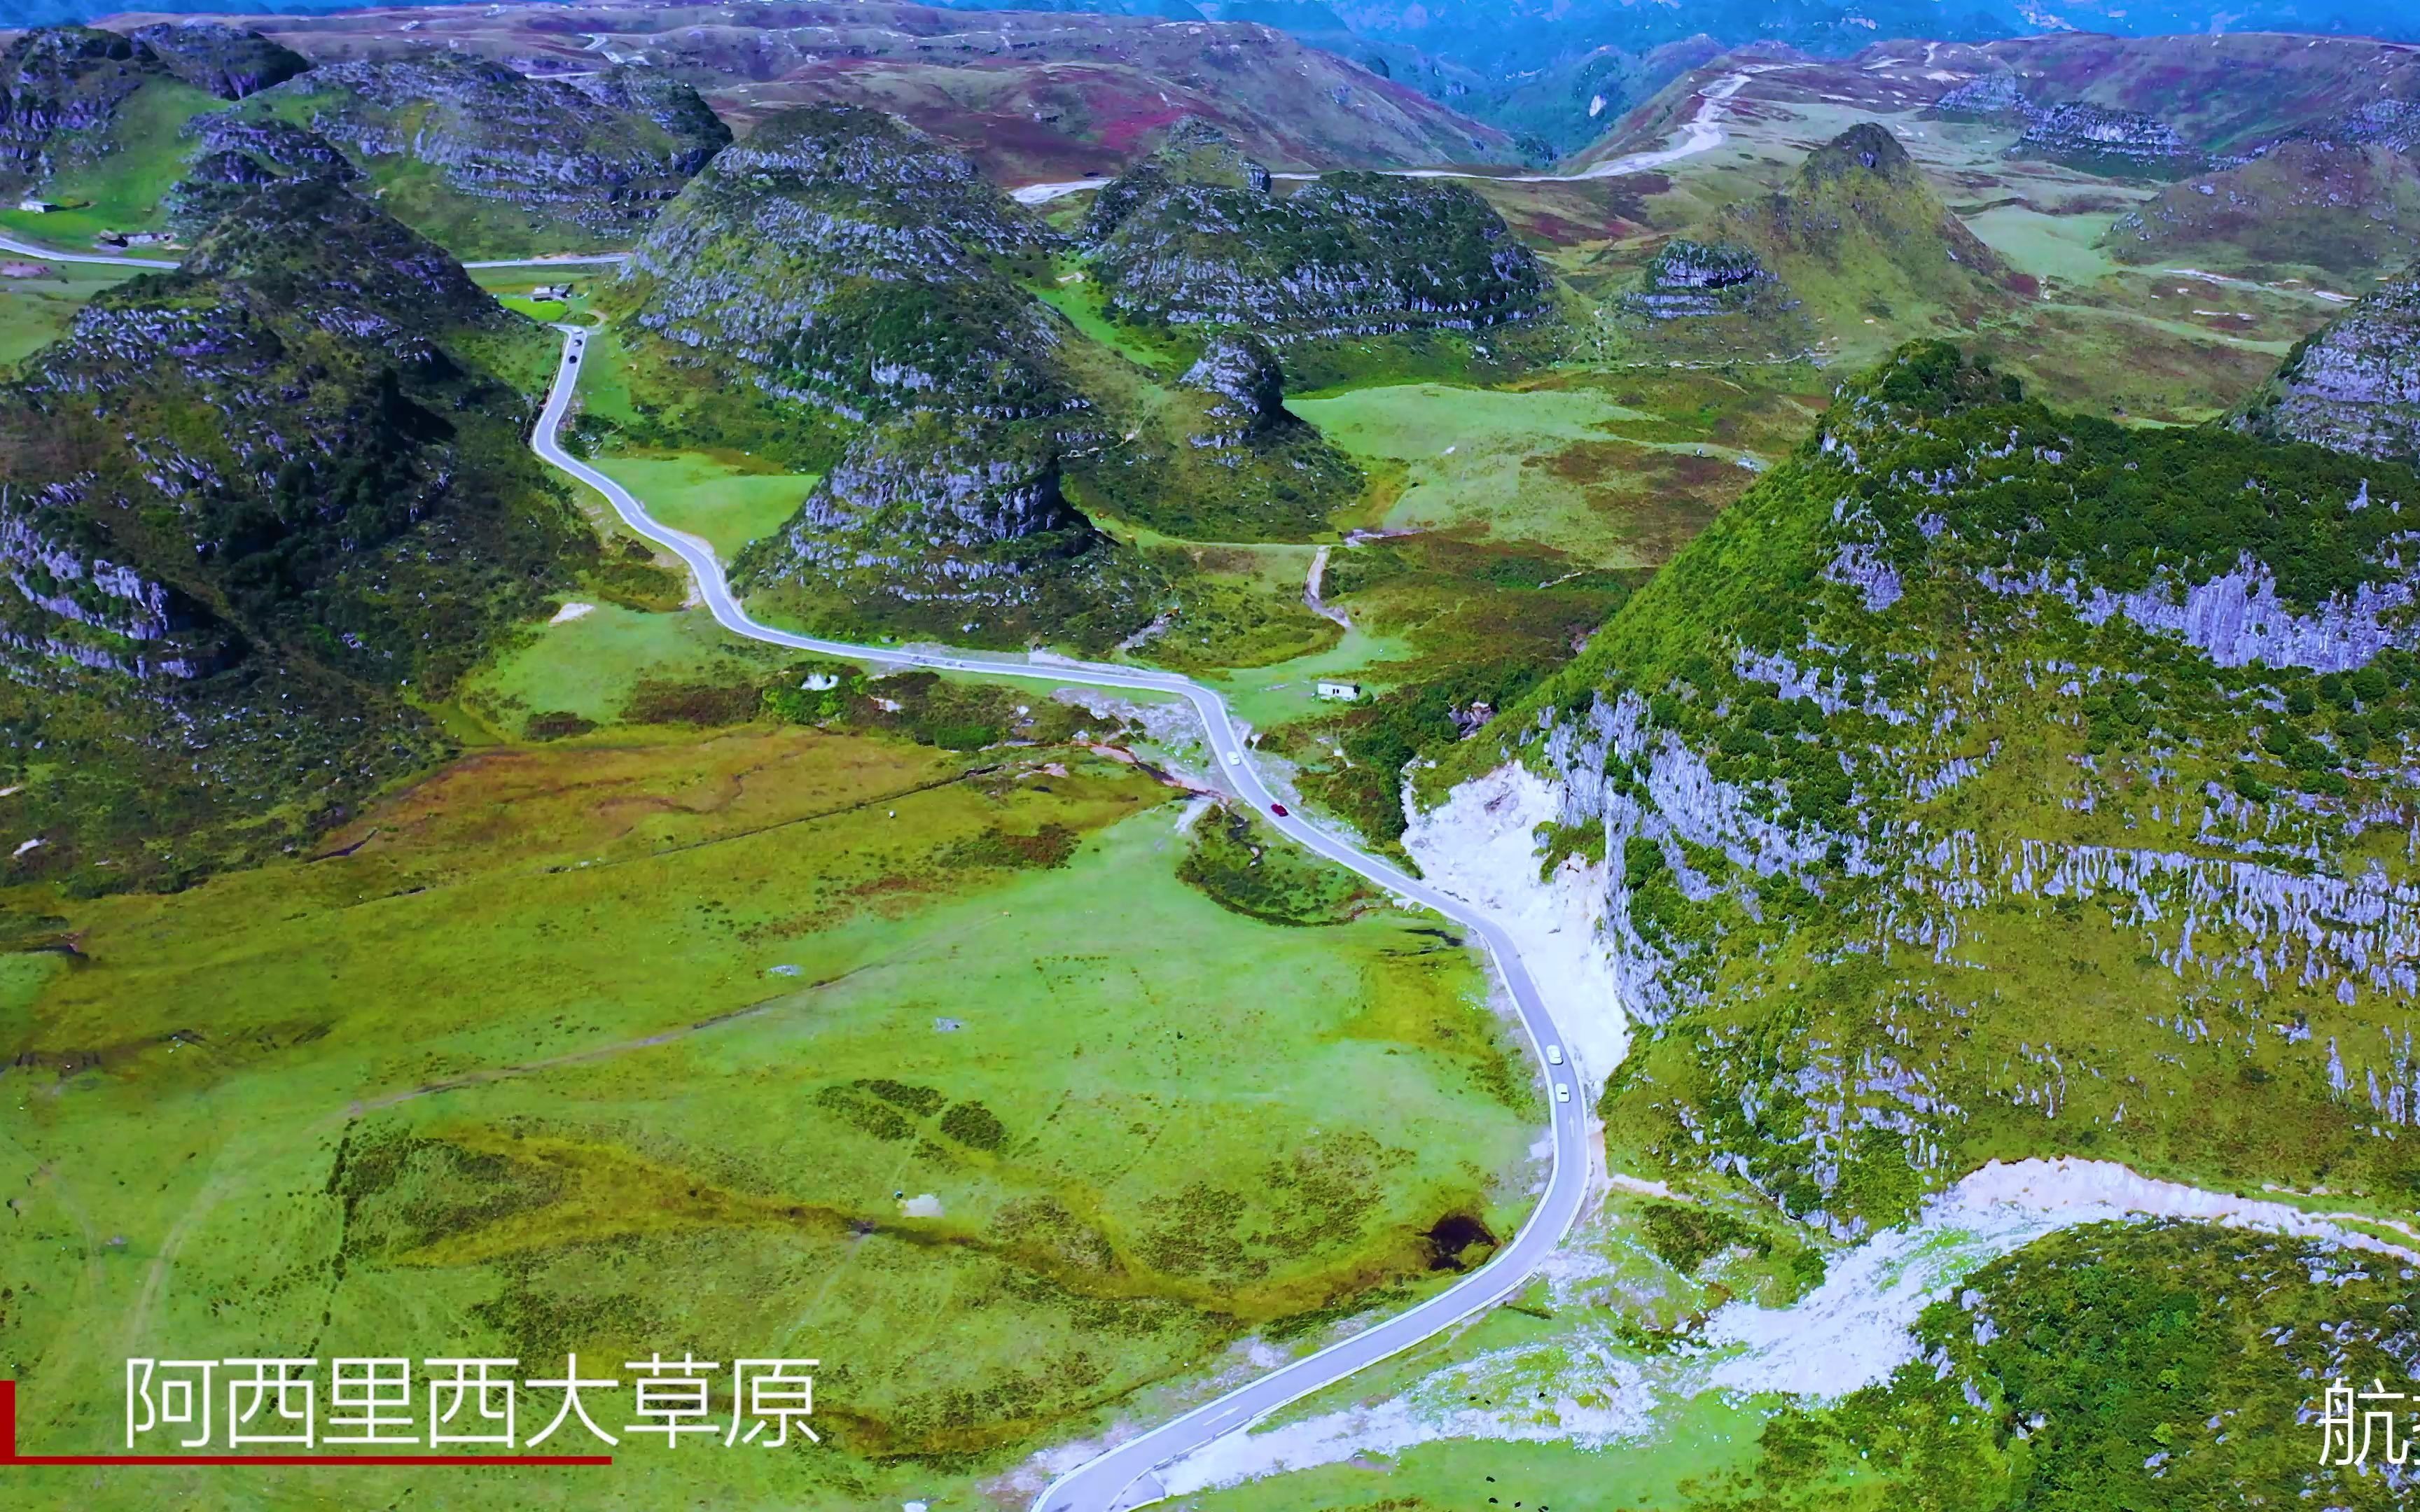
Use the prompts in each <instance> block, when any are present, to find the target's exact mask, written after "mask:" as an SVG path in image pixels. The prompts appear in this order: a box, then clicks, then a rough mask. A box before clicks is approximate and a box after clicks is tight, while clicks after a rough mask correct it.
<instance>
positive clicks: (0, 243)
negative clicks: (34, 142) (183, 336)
mask: <svg viewBox="0 0 2420 1512" xmlns="http://www.w3.org/2000/svg"><path fill="white" fill-rule="evenodd" d="M0 252H13V253H16V254H18V255H21V256H25V257H39V258H42V259H44V260H45V261H48V262H54V263H108V264H109V265H111V266H112V267H116V268H174V267H176V266H177V264H176V262H175V261H174V260H173V259H170V258H165V257H116V256H111V255H108V254H106V253H99V252H61V251H59V250H58V249H57V248H54V247H39V246H36V245H35V244H34V243H32V242H30V241H20V240H18V239H16V238H15V237H12V236H0ZM629 260H630V255H629V254H628V253H627V252H597V253H575V252H558V253H549V254H547V255H543V256H537V257H498V258H492V259H490V260H489V261H486V262H467V263H464V264H463V265H462V266H463V267H465V268H552V267H555V266H556V265H558V264H573V263H620V262H628V261H629Z"/></svg>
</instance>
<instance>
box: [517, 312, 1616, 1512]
mask: <svg viewBox="0 0 2420 1512" xmlns="http://www.w3.org/2000/svg"><path fill="white" fill-rule="evenodd" d="M557 329H558V330H561V331H562V332H564V349H563V358H562V361H561V363H559V364H558V365H557V367H556V369H555V376H554V385H553V387H552V389H551V390H550V391H549V393H548V394H547V400H546V409H544V410H543V411H542V412H541V413H540V414H539V416H538V422H537V428H536V430H535V434H534V435H533V436H532V437H531V441H530V444H531V446H532V448H533V449H535V451H536V453H537V455H539V457H541V458H542V459H544V460H545V461H546V462H547V463H549V464H550V465H551V466H553V467H554V468H556V469H557V470H558V471H563V472H566V473H568V474H570V475H571V476H572V477H574V478H577V479H579V480H580V481H581V482H582V483H584V484H586V485H587V486H590V487H591V488H594V489H596V490H597V492H598V493H600V494H602V495H604V497H605V501H607V502H608V503H610V504H612V505H613V510H614V513H616V514H618V515H620V516H621V517H622V519H623V521H624V523H626V524H628V526H629V527H630V529H632V530H633V531H636V532H638V533H639V534H641V535H644V536H645V537H646V538H647V539H648V540H650V541H653V542H655V543H656V544H657V545H659V546H661V547H663V548H666V549H667V550H670V551H672V552H673V553H674V554H675V555H676V556H678V557H679V558H680V559H681V560H682V561H683V562H684V563H688V565H689V569H690V574H691V575H692V576H693V577H694V578H695V579H696V581H697V588H698V593H699V594H701V595H702V596H703V597H704V599H705V602H706V608H707V609H710V610H712V611H713V614H714V617H715V619H716V620H717V621H719V622H720V623H721V625H723V626H724V627H725V628H726V629H729V630H730V631H732V632H733V633H734V634H737V635H743V636H746V637H748V638H749V639H751V640H765V641H769V642H771V643H772V644H775V645H783V646H795V647H797V648H798V649H799V650H800V651H812V652H817V653H820V654H822V655H824V656H837V657H844V658H846V659H849V660H853V661H865V662H876V663H880V664H882V665H885V666H892V667H930V668H935V669H938V670H940V671H966V672H987V673H990V674H993V675H995V676H1007V677H1033V678H1040V679H1044V680H1046V681H1048V682H1053V683H1072V684H1078V685H1080V686H1083V687H1111V688H1132V689H1137V690H1141V691H1147V692H1157V693H1171V694H1174V695H1176V696H1178V697H1180V698H1183V699H1184V700H1186V701H1187V702H1189V703H1191V704H1192V705H1193V709H1194V712H1195V713H1197V714H1198V715H1200V716H1201V718H1202V729H1203V731H1204V732H1205V733H1207V735H1208V737H1209V742H1210V750H1211V754H1212V757H1213V760H1214V770H1215V771H1217V772H1218V774H1219V775H1221V776H1223V777H1224V778H1225V779H1227V780H1228V781H1229V782H1231V783H1233V786H1234V788H1235V790H1236V792H1237V794H1238V795H1240V796H1241V797H1242V798H1243V799H1244V800H1245V801H1247V802H1249V803H1250V804H1251V805H1252V806H1253V807H1255V808H1256V809H1258V810H1260V811H1261V819H1262V821H1263V822H1264V823H1265V824H1269V825H1274V826H1275V827H1276V828H1278V829H1279V830H1280V831H1281V832H1283V833H1284V834H1285V835H1286V836H1287V837H1288V838H1289V839H1291V840H1293V841H1295V842H1296V843H1297V844H1300V845H1302V846H1304V847H1305V848H1307V849H1309V850H1312V851H1315V852H1317V853H1318V854H1320V855H1321V856H1326V857H1327V858H1328V859H1329V860H1332V861H1334V862H1336V863H1337V864H1338V865H1340V866H1343V867H1345V868H1347V869H1349V870H1351V871H1354V872H1358V873H1360V874H1361V875H1362V876H1364V877H1367V878H1368V879H1369V880H1370V881H1372V882H1373V883H1375V884H1377V885H1378V886H1379V887H1384V888H1386V889H1387V890H1388V891H1389V892H1392V893H1395V894H1398V895H1400V896H1402V897H1404V898H1408V899H1411V900H1412V901H1413V902H1415V903H1420V904H1423V905H1425V906H1427V907H1429V908H1433V909H1435V911H1436V912H1438V913H1440V914H1442V915H1444V916H1445V917H1446V918H1450V919H1452V920H1453V921H1454V922H1456V923H1458V924H1460V925H1462V926H1463V927H1465V928H1466V929H1467V930H1469V931H1470V932H1471V933H1473V934H1475V935H1476V936H1478V938H1479V940H1480V942H1481V944H1483V945H1484V946H1486V948H1487V954H1488V958H1489V959H1490V960H1491V961H1493V962H1494V963H1495V965H1496V969H1497V973H1498V974H1499V975H1500V976H1501V977H1502V979H1503V981H1504V985H1505V987H1506V989H1507V990H1508V991H1509V992H1510V993H1511V995H1512V1003H1513V1006H1514V1008H1515V1009H1517V1010H1518V1011H1519V1013H1520V1016H1521V1026H1522V1029H1523V1031H1524V1032H1525V1033H1526V1034H1528V1038H1529V1044H1530V1049H1531V1051H1532V1052H1533V1053H1535V1054H1536V1055H1537V1056H1538V1058H1539V1062H1540V1064H1541V1065H1542V1066H1544V1063H1545V1054H1544V1046H1546V1045H1548V1044H1558V1045H1559V1044H1561V1043H1563V1036H1562V1032H1561V1031H1560V1030H1559V1029H1558V1028H1557V1027H1556V1026H1555V1021H1554V1016H1553V1015H1552V1014H1551V1013H1550V1012H1549V1011H1547V1008H1546V1004H1545V1000H1544V998H1543V997H1542V996H1541V995H1539V992H1538V986H1537V983H1536V982H1534V981H1532V980H1530V977H1529V972H1528V968H1527V967H1526V966H1524V965H1523V964H1522V962H1521V957H1520V954H1519V952H1518V951H1517V950H1516V949H1514V947H1513V944H1512V938H1511V936H1510V935H1508V934H1506V933H1505V932H1504V930H1503V929H1502V927H1501V926H1499V925H1498V924H1497V922H1496V921H1495V920H1494V919H1493V918H1489V917H1488V916H1487V915H1486V914H1485V913H1483V912H1481V911H1480V910H1479V909H1478V908H1476V907H1474V906H1473V905H1471V904H1470V903H1466V902H1465V901H1464V900H1462V899H1460V898H1456V897H1454V896H1453V895H1452V894H1450V893H1446V892H1440V891H1438V890H1437V889H1436V888H1435V887H1430V886H1429V885H1428V884H1426V883H1423V882H1419V881H1417V880H1415V879H1414V878H1412V877H1410V876H1408V875H1406V874H1404V872H1402V871H1400V870H1399V869H1397V868H1395V867H1393V866H1391V865H1389V864H1388V863H1387V862H1386V861H1383V860H1380V859H1379V858H1377V857H1376V856H1369V855H1366V854H1364V853H1363V852H1361V851H1359V850H1357V849H1355V848H1354V847H1353V846H1352V845H1350V844H1347V843H1346V842H1345V841H1342V840H1339V839H1338V838H1336V837H1335V836H1334V835H1331V834H1329V833H1328V832H1327V831H1326V830H1324V829H1322V828H1320V827H1319V826H1317V825H1312V824H1310V823H1308V822H1307V821H1305V820H1304V819H1303V818H1302V817H1301V816H1299V815H1292V814H1290V815H1288V816H1286V817H1284V818H1279V817H1278V816H1277V815H1276V814H1274V813H1273V812H1271V811H1270V810H1271V806H1272V805H1273V804H1274V803H1275V802H1276V801H1277V800H1276V798H1275V797H1274V796H1273V795H1271V794H1270V792H1269V790H1268V788H1267V786H1266V785H1265V784H1264V783H1263V782H1262V780H1261V777H1260V773H1259V772H1258V771H1257V770H1256V769H1255V768H1254V766H1253V764H1252V762H1251V760H1250V757H1249V752H1248V751H1247V750H1246V748H1245V746H1244V742H1243V739H1242V737H1241V736H1240V735H1239V734H1238V733H1236V729H1235V725H1234V721H1233V719H1232V718H1231V717H1229V715H1228V712H1227V705H1226V703H1225V702H1224V701H1222V700H1221V699H1220V698H1219V697H1218V694H1217V693H1216V692H1213V691H1212V690H1211V689H1209V688H1207V687H1202V685H1201V684H1199V683H1196V682H1194V681H1193V680H1192V679H1190V678H1187V677H1180V676H1177V675H1176V674H1174V673H1172V672H1160V671H1150V670H1148V669H1144V668H1135V667H1114V666H1106V665H1103V664H1101V663H1098V662H1085V661H1077V660H1073V659H1068V658H1060V657H1053V656H1034V655H1029V656H992V655H985V654H982V653H975V652H963V651H953V650H949V649H947V648H939V647H895V646H864V645H855V644H852V643H850V642H848V641H845V640H822V639H819V638H817V637H815V636H808V635H798V634H795V633H793V632H791V631H788V630H781V629H776V628H774V627H773V626H771V625H764V624H761V623H759V622H758V621H756V620H753V619H752V618H750V617H749V615H748V612H747V610H745V609H741V608H740V607H739V604H738V603H737V600H735V599H734V598H733V597H732V596H731V589H730V585H729V584H728V583H727V582H726V581H725V580H724V578H723V575H722V563H721V562H720V561H718V560H717V559H716V557H715V555H714V549H713V548H711V547H709V546H707V545H706V542H704V541H702V540H700V539H698V538H697V537H696V536H693V535H689V534H685V533H684V532H679V531H675V530H673V529H671V528H669V527H667V526H665V525H663V524H660V523H659V522H658V521H657V520H656V519H655V517H652V516H650V515H649V514H648V513H647V511H646V506H645V505H644V504H642V503H640V502H639V501H638V500H637V499H636V498H635V497H633V496H632V495H631V493H630V491H629V490H628V489H627V488H625V487H623V486H621V485H620V484H618V483H616V482H614V481H613V479H612V478H609V477H607V476H606V475H605V474H604V473H602V472H599V471H597V470H596V469H595V468H592V467H590V466H589V465H588V464H587V463H585V462H582V461H581V460H580V459H579V458H578V457H575V456H573V455H571V454H569V453H568V452H566V451H565V450H564V449H563V446H562V443H561V440H560V439H559V434H558V433H559V432H560V430H561V428H562V424H563V419H564V416H565V414H566V412H568V410H569V409H570V406H571V399H572V394H573V392H574V390H575V389H576V388H577V387H578V384H579V378H580V360H581V355H582V349H583V348H584V347H586V345H587V332H586V331H585V330H583V329H582V328H579V327H572V326H564V327H558V328H557ZM1545 1070H1546V1072H1547V1081H1548V1085H1549V1087H1550V1088H1552V1087H1554V1086H1555V1085H1557V1084H1561V1085H1565V1086H1572V1087H1573V1088H1574V1094H1573V1098H1572V1101H1570V1102H1561V1101H1559V1100H1558V1099H1557V1098H1556V1097H1555V1095H1554V1093H1553V1092H1552V1091H1551V1090H1550V1091H1549V1093H1548V1098H1547V1103H1546V1108H1547V1112H1548V1114H1549V1116H1550V1117H1551V1119H1552V1120H1553V1135H1554V1138H1553V1160H1552V1165H1550V1167H1549V1169H1548V1172H1547V1177H1546V1187H1545V1191H1544V1194H1543V1195H1542V1196H1540V1197H1539V1199H1538V1204H1537V1206H1536V1207H1535V1208H1534V1209H1532V1210H1531V1211H1530V1213H1529V1217H1528V1221H1527V1222H1525V1223H1524V1224H1523V1225H1522V1226H1521V1230H1520V1232H1519V1233H1517V1234H1515V1235H1513V1237H1512V1242H1509V1243H1507V1244H1506V1245H1505V1246H1504V1247H1503V1248H1502V1249H1500V1250H1498V1251H1497V1254H1496V1256H1495V1257H1493V1258H1491V1259H1490V1260H1489V1261H1488V1262H1487V1263H1486V1264H1485V1265H1483V1266H1481V1268H1480V1269H1478V1270H1477V1271H1474V1272H1472V1273H1470V1274H1469V1275H1467V1276H1466V1277H1464V1278H1463V1279H1462V1280H1461V1281H1458V1282H1456V1283H1455V1284H1454V1285H1453V1286H1451V1287H1450V1288H1447V1289H1446V1290H1444V1291H1441V1292H1438V1293H1437V1294H1436V1295H1435V1296H1434V1297H1431V1298H1430V1299H1429V1300H1428V1301H1426V1302H1424V1303H1421V1304H1419V1306H1417V1307H1414V1308H1412V1309H1411V1310H1410V1311H1408V1312H1404V1313H1400V1314H1398V1315H1396V1316H1395V1317H1393V1318H1389V1319H1386V1320H1385V1321H1383V1322H1380V1323H1375V1324H1373V1325H1372V1326H1371V1327H1369V1328H1367V1329H1364V1330H1363V1331H1362V1332H1360V1333H1358V1334H1356V1335H1353V1336H1352V1337H1351V1338H1348V1339H1344V1340H1342V1341H1340V1342H1338V1343H1335V1344H1331V1345H1329V1346H1328V1347H1327V1348H1326V1349H1325V1350H1320V1351H1319V1352H1318V1353H1316V1354H1312V1355H1307V1356H1305V1357H1304V1358H1302V1359H1299V1360H1296V1361H1294V1362H1293V1363H1291V1364H1289V1365H1284V1366H1282V1367H1281V1368H1280V1369H1277V1370H1273V1371H1271V1372H1270V1373H1269V1374H1267V1375H1265V1376H1263V1377H1261V1378H1260V1379H1258V1380H1256V1381H1251V1382H1249V1384H1247V1385H1243V1386H1239V1387H1237V1388H1236V1389H1235V1390H1233V1391H1231V1392H1229V1393H1227V1394H1226V1395H1225V1396H1219V1397H1218V1398H1216V1399H1215V1400H1212V1401H1209V1402H1205V1403H1203V1404H1202V1406H1200V1407H1197V1408H1195V1409H1193V1410H1192V1411H1191V1412H1187V1413H1185V1414H1184V1415H1183V1416H1181V1417H1178V1418H1176V1419H1174V1420H1173V1421H1171V1422H1168V1423H1163V1424H1161V1425H1160V1426H1159V1427H1156V1428H1153V1429H1151V1430H1150V1431H1148V1432H1146V1433H1143V1434H1140V1435H1139V1436H1137V1437H1135V1438H1132V1439H1129V1440H1127V1441H1126V1442H1125V1443H1121V1444H1118V1445H1117V1446H1116V1447H1114V1448H1111V1449H1109V1450H1108V1451H1106V1452H1104V1453H1103V1454H1101V1455H1099V1456H1097V1457H1096V1458H1093V1459H1091V1460H1089V1461H1087V1462H1086V1463H1084V1464H1083V1465H1081V1466H1079V1467H1078V1468H1077V1469H1075V1470H1073V1471H1070V1472H1068V1473H1066V1474H1064V1475H1062V1476H1060V1477H1059V1479H1058V1480H1056V1481H1054V1482H1052V1483H1051V1485H1050V1487H1049V1489H1047V1490H1045V1491H1044V1492H1043V1493H1042V1495H1041V1496H1040V1497H1039V1498H1037V1499H1036V1500H1035V1502H1034V1504H1033V1512H1113V1509H1115V1508H1121V1507H1129V1506H1140V1505H1141V1504H1143V1503H1144V1502H1147V1501H1151V1500H1155V1499H1156V1495H1157V1489H1156V1483H1153V1482H1150V1481H1148V1480H1146V1477H1147V1476H1149V1475H1150V1473H1151V1472H1152V1471H1153V1470H1154V1469H1156V1467H1158V1466H1160V1465H1163V1464H1165V1463H1167V1462H1168V1461H1169V1460H1171V1459H1173V1458H1177V1457H1178V1456H1180V1455H1183V1454H1186V1453H1188V1452H1190V1451H1192V1450H1194V1449H1198V1448H1200V1447H1202V1445H1203V1444H1206V1443H1210V1442H1211V1441H1212V1440H1214V1439H1217V1438H1218V1437H1220V1436H1221V1435H1223V1434H1227V1433H1232V1432H1234V1431H1235V1430H1237V1429H1239V1428H1242V1427H1246V1426H1247V1425H1249V1424H1250V1423H1252V1422H1254V1421H1255V1420H1257V1419H1259V1418H1262V1417H1264V1416H1266V1415H1267V1414H1268V1413H1270V1412H1275V1411H1276V1410H1277V1409H1279V1408H1280V1407H1283V1406H1285V1405H1286V1404H1287V1403H1288V1402H1291V1401H1294V1400H1295V1399H1296V1398H1297V1397H1301V1396H1307V1395H1309V1394H1310V1393H1311V1392H1314V1391H1317V1390H1319V1389H1320V1388H1321V1387H1323V1386H1326V1385H1328V1384H1330V1383H1331V1382H1334V1381H1342V1379H1344V1378H1345V1377H1347V1376H1349V1375H1352V1374H1353V1373H1354V1372H1356V1371H1357V1370H1361V1369H1363V1368H1365V1367H1367V1366H1369V1365H1374V1364H1375V1363H1377V1362H1378V1361H1380V1360H1383V1359H1386V1358H1387V1357H1388V1356H1389V1355H1392V1354H1397V1353H1400V1352H1401V1351H1403V1350H1407V1349H1409V1348H1411V1347H1412V1346H1413V1345H1415V1344H1418V1343H1419V1342H1420V1341H1421V1340H1422V1339H1425V1338H1428V1337H1430V1336H1431V1335H1435V1334H1437V1333H1439V1332H1441V1331H1442V1330H1444V1329H1447V1328H1450V1327H1451V1326H1452V1325H1453V1324H1455V1323H1457V1322H1459V1321H1461V1320H1462V1319H1466V1318H1468V1317H1470V1316H1471V1315H1472V1314H1474V1313H1478V1312H1481V1311H1483V1310H1484V1309H1486V1308H1489V1307H1492V1306H1494V1305H1495V1304H1497V1303H1499V1302H1501V1301H1503V1300H1504V1299H1505V1298H1507V1297H1510V1296H1512V1294H1513V1293H1515V1292H1517V1291H1518V1290H1519V1289H1520V1288H1522V1286H1523V1285H1524V1284H1526V1283H1527V1282H1528V1278H1529V1275H1530V1273H1532V1272H1534V1271H1535V1270H1536V1269H1537V1267H1538V1265H1539V1262H1541V1261H1542V1260H1544V1258H1545V1257H1546V1256H1547V1254H1548V1253H1549V1252H1550V1251H1552V1250H1553V1249H1554V1248H1555V1246H1556V1245H1557V1244H1559V1243H1560V1242H1562V1239H1563V1236H1564V1234H1566V1233H1567V1232H1569V1231H1570V1229H1571V1227H1572V1224H1573V1221H1574V1220H1575V1219H1576V1218H1577V1217H1578V1216H1579V1211H1580V1205H1581V1203H1582V1201H1583V1200H1584V1199H1585V1197H1586V1196H1587V1194H1588V1187H1589V1176H1590V1169H1589V1147H1588V1103H1587V1102H1586V1100H1585V1099H1584V1098H1583V1097H1582V1096H1580V1095H1579V1078H1578V1076H1577V1074H1576V1072H1575V1070H1574V1068H1573V1067H1572V1066H1571V1065H1569V1064H1568V1063H1567V1064H1565V1065H1562V1066H1559V1067H1556V1066H1545ZM1138 1482H1141V1483H1142V1485H1141V1487H1140V1488H1139V1489H1138V1488H1137V1483H1138Z"/></svg>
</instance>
